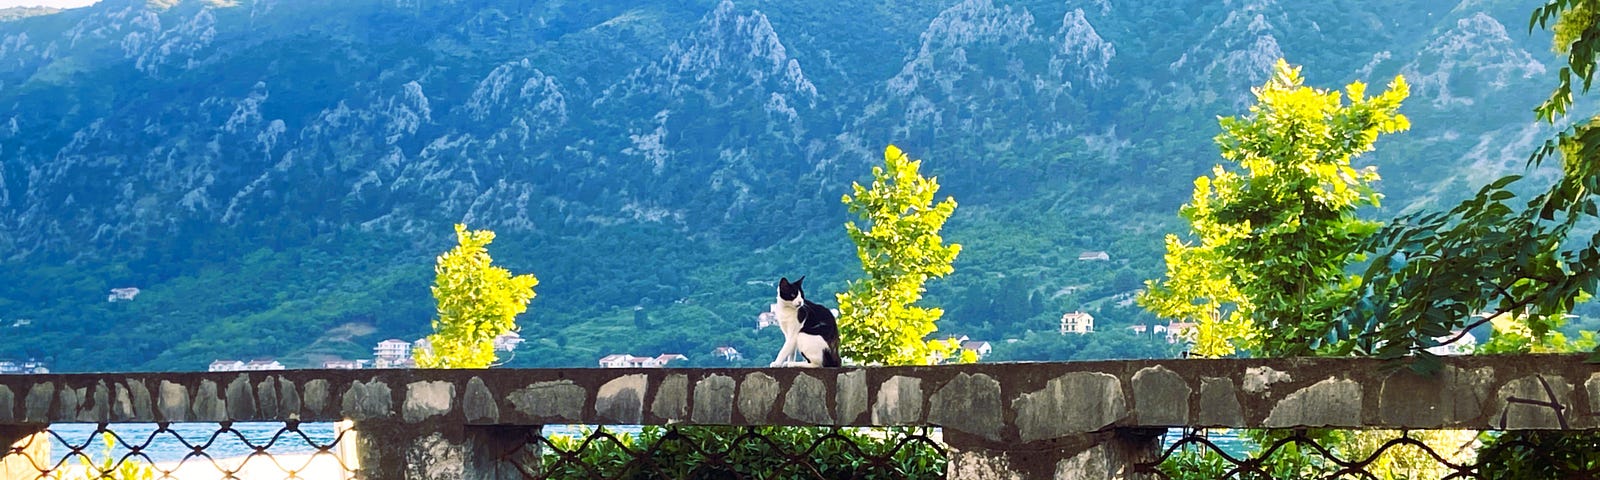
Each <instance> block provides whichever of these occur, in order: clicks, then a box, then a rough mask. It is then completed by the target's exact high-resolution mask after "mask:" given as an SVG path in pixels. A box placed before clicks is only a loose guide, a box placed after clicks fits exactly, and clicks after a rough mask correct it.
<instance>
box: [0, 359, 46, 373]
mask: <svg viewBox="0 0 1600 480" xmlns="http://www.w3.org/2000/svg"><path fill="white" fill-rule="evenodd" d="M46 373H50V369H49V368H45V366H44V362H40V361H37V360H28V361H25V362H13V361H10V360H0V374H46Z"/></svg>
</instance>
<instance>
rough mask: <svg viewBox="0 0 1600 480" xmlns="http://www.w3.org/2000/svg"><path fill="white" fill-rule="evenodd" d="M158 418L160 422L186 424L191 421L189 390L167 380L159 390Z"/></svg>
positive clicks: (157, 402)
mask: <svg viewBox="0 0 1600 480" xmlns="http://www.w3.org/2000/svg"><path fill="white" fill-rule="evenodd" d="M157 391H158V393H157V395H158V398H157V401H156V405H157V407H156V412H157V413H159V414H160V415H158V416H157V417H156V421H158V422H185V421H188V420H189V388H188V387H185V386H183V385H181V384H177V383H172V382H169V381H166V380H162V381H161V387H160V388H158V389H157Z"/></svg>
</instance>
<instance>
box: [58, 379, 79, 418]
mask: <svg viewBox="0 0 1600 480" xmlns="http://www.w3.org/2000/svg"><path fill="white" fill-rule="evenodd" d="M81 398H83V397H82V396H81V394H80V393H79V392H78V390H76V389H74V388H72V387H68V386H66V385H62V386H61V389H59V390H56V409H55V414H54V416H53V418H51V420H53V421H58V422H76V421H79V420H78V407H79V403H80V400H79V399H81Z"/></svg>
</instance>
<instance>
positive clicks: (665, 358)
mask: <svg viewBox="0 0 1600 480" xmlns="http://www.w3.org/2000/svg"><path fill="white" fill-rule="evenodd" d="M688 359H689V357H685V356H683V355H681V354H676V353H663V354H661V355H658V356H654V357H635V356H633V355H631V354H627V353H614V354H611V355H606V356H604V357H601V358H600V367H601V368H662V367H665V366H667V363H668V362H672V361H674V360H688Z"/></svg>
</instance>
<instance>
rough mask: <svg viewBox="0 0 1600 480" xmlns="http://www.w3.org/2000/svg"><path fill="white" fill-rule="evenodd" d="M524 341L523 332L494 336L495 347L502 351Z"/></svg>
mask: <svg viewBox="0 0 1600 480" xmlns="http://www.w3.org/2000/svg"><path fill="white" fill-rule="evenodd" d="M419 341H420V340H419ZM522 342H523V340H522V335H521V334H518V333H517V332H506V333H505V334H503V335H500V336H498V337H494V349H495V350H499V351H502V352H509V351H512V350H516V349H517V346H518V345H521V344H522Z"/></svg>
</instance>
